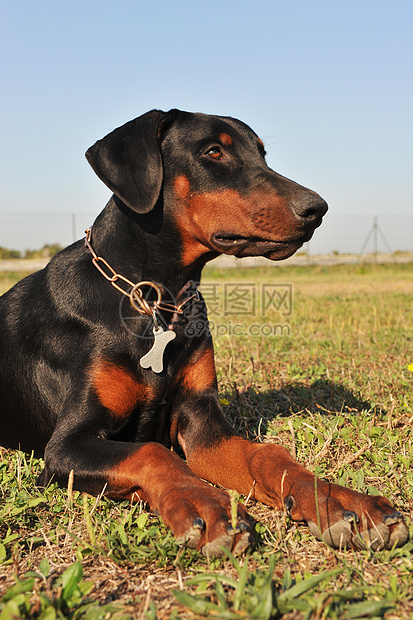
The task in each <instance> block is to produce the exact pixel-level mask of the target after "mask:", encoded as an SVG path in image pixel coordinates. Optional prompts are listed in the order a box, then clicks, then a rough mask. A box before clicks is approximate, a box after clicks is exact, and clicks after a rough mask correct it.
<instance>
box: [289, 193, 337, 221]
mask: <svg viewBox="0 0 413 620" xmlns="http://www.w3.org/2000/svg"><path fill="white" fill-rule="evenodd" d="M292 208H293V211H294V213H295V215H296V216H297V217H298V218H299V219H302V220H305V222H313V221H317V220H321V218H322V217H323V215H325V214H326V213H327V210H328V205H327V203H326V201H325V200H323V199H322V198H321V196H319V195H318V194H310V195H308V194H307V196H305V197H301V198H300V199H296V200H294V201H293V203H292Z"/></svg>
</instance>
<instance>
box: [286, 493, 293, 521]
mask: <svg viewBox="0 0 413 620" xmlns="http://www.w3.org/2000/svg"><path fill="white" fill-rule="evenodd" d="M294 504H295V499H294V498H293V496H292V495H287V497H286V498H285V499H284V508H285V512H286V513H287V515H288V516H289V517H291V510H292V509H293V507H294Z"/></svg>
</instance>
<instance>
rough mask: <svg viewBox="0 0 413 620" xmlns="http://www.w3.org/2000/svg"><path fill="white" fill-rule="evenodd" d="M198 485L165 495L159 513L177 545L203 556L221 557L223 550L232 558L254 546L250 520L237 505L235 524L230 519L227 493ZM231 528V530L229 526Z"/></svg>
mask: <svg viewBox="0 0 413 620" xmlns="http://www.w3.org/2000/svg"><path fill="white" fill-rule="evenodd" d="M201 484H202V486H200V487H199V486H198V485H197V486H196V487H194V488H190V489H185V490H182V489H181V490H180V491H174V492H170V493H168V495H167V497H165V498H164V499H163V501H162V506H161V510H160V514H161V516H162V518H163V520H164V521H165V523H166V524H167V525H169V527H170V528H171V530H172V532H173V533H174V535H175V537H176V541H177V542H178V544H181V545H185V546H187V547H190V548H192V549H198V550H200V551H201V552H202V553H203V554H204V555H205V556H207V557H213V556H221V555H223V554H224V551H223V550H224V549H228V550H229V551H231V553H233V554H234V555H238V554H240V553H242V552H243V551H245V550H246V549H247V548H248V547H250V546H251V545H252V544H253V543H254V534H253V528H252V524H251V520H250V517H249V515H248V513H247V512H246V510H245V508H244V507H243V506H242V505H241V504H238V506H237V516H236V522H235V523H233V522H232V519H233V517H232V516H231V501H230V498H229V496H228V494H227V493H226V492H225V491H222V490H221V489H216V488H215V487H211V486H209V485H206V484H204V483H201ZM234 525H235V527H233V526H234Z"/></svg>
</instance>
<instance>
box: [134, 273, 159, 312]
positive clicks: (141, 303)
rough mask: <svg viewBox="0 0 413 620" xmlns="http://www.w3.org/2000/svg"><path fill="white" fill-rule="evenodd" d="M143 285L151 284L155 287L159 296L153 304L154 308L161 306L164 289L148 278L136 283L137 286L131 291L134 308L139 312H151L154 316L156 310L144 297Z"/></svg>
mask: <svg viewBox="0 0 413 620" xmlns="http://www.w3.org/2000/svg"><path fill="white" fill-rule="evenodd" d="M142 286H150V287H152V288H153V289H155V291H156V294H157V296H158V298H157V300H156V301H155V302H154V304H153V306H154V308H156V307H157V306H159V304H160V302H161V299H162V291H161V289H160V288H159V286H157V285H156V284H154V283H153V282H149V281H148V280H143V281H142V282H138V283H137V284H135V286H134V287H133V288H132V290H131V292H130V293H129V299H130V303H131V306H132V308H134V309H135V310H137V311H138V312H141V313H145V314H149V315H150V316H152V315H153V312H154V310H153V309H152V308H151V307H150V305H149V304H148V302H147V301H146V299H144V298H143V294H142V291H141V287H142Z"/></svg>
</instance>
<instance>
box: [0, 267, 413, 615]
mask: <svg viewBox="0 0 413 620" xmlns="http://www.w3.org/2000/svg"><path fill="white" fill-rule="evenodd" d="M204 276H205V277H204V285H203V292H204V295H205V297H206V299H207V301H208V305H209V308H210V319H211V321H212V328H213V329H212V330H213V332H214V333H215V347H216V361H217V367H218V378H219V384H220V397H221V402H222V404H223V407H224V410H225V413H226V415H227V417H228V419H229V420H231V422H232V423H233V424H234V425H235V426H236V428H237V429H239V431H240V432H241V433H242V434H243V435H244V436H248V437H249V438H250V439H252V440H256V441H274V442H280V443H283V444H284V445H286V446H287V447H288V448H289V449H290V450H291V451H292V453H293V454H294V455H295V456H296V458H297V459H298V460H299V461H300V462H301V463H303V464H305V465H306V466H308V467H309V468H311V469H312V470H314V471H316V473H317V474H318V475H320V476H321V477H325V478H328V479H330V480H334V481H336V482H339V483H341V484H345V485H348V486H349V487H351V488H353V489H357V490H360V491H364V492H369V493H377V492H380V493H381V494H384V495H386V496H387V497H389V499H391V500H392V501H393V502H394V503H395V505H396V506H397V507H398V508H399V509H400V510H401V511H402V512H403V513H404V515H405V517H406V520H407V522H408V524H409V527H410V533H411V535H412V534H413V530H412V527H411V525H410V524H411V521H412V514H413V467H412V466H413V446H412V424H413V390H412V388H413V326H412V299H413V265H409V264H407V265H378V266H364V267H363V266H358V267H355V266H354V267H351V266H343V267H340V266H336V267H324V268H321V267H309V268H286V267H282V266H280V267H278V266H276V267H271V268H267V269H260V270H258V269H254V270H240V269H233V270H228V271H225V272H223V271H215V270H214V269H212V268H209V269H206V270H205V273H204ZM16 277H17V276H16V275H13V276H7V277H6V276H4V278H3V279H2V278H1V277H0V291H4V290H6V289H7V288H8V287H9V286H10V285H11V284H12V281H13V280H14V279H15V278H16ZM0 450H1V449H0ZM41 469H42V464H41V462H39V461H38V460H36V459H34V458H32V457H30V455H24V454H22V453H19V452H14V451H6V450H1V461H0V497H1V500H0V620H11V619H12V618H13V619H14V618H41V619H42V620H52V619H54V618H66V617H68V618H85V619H88V620H94V619H98V618H108V619H109V618H142V619H143V618H148V619H155V618H157V619H158V620H161V619H166V618H172V619H174V618H175V619H178V618H180V619H186V618H202V617H209V618H227V619H232V618H234V619H236V618H256V619H265V618H266V619H269V618H281V617H282V618H284V619H285V620H301V619H307V618H308V619H310V618H311V619H314V620H316V619H317V620H318V619H322V618H333V619H343V620H347V619H356V618H367V617H368V618H382V617H384V618H387V619H388V620H393V619H394V620H396V619H397V620H399V619H407V618H413V560H412V550H413V542H408V543H407V544H406V545H405V546H404V547H403V548H401V549H395V550H391V551H382V552H378V553H374V552H372V551H370V550H366V551H358V552H354V551H346V552H338V551H333V550H332V549H330V548H328V547H327V546H325V545H324V544H323V543H321V542H319V541H316V540H315V539H314V538H313V537H312V536H311V535H310V533H309V531H308V529H307V527H306V526H305V525H301V524H295V523H292V522H291V521H290V520H289V519H288V518H287V517H286V516H285V515H284V514H281V513H277V512H275V511H273V510H270V509H267V508H265V507H264V506H262V505H259V504H255V503H252V502H250V503H249V504H248V509H249V510H250V512H251V514H252V515H254V516H255V518H257V519H258V520H259V522H258V525H257V527H256V535H257V541H258V542H257V545H256V547H255V549H253V550H252V551H251V552H250V553H249V554H248V555H246V556H243V557H240V558H237V559H235V558H232V557H228V558H226V559H219V560H218V559H212V560H210V561H209V562H207V560H206V559H205V558H203V557H202V556H201V555H200V554H198V553H197V552H195V551H191V550H188V549H183V548H179V547H178V546H177V545H176V544H175V542H174V540H173V538H172V536H171V534H170V533H169V532H168V530H167V529H166V528H165V527H164V525H163V524H162V523H161V522H160V521H159V519H158V518H157V517H156V516H154V515H152V514H149V513H148V512H146V511H145V509H144V507H143V506H141V505H139V504H135V505H131V504H129V503H128V502H123V503H116V502H112V501H109V500H107V499H105V498H100V499H98V500H96V499H95V498H91V497H89V496H87V495H85V494H83V495H82V494H79V493H74V494H73V495H69V496H68V494H67V492H66V491H65V490H61V489H57V488H55V487H53V486H52V487H50V488H48V489H47V490H45V491H42V492H40V491H39V490H38V489H36V488H35V486H34V480H35V477H36V475H37V474H38V473H39V472H40V471H41ZM241 501H242V498H241ZM244 501H245V498H244Z"/></svg>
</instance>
